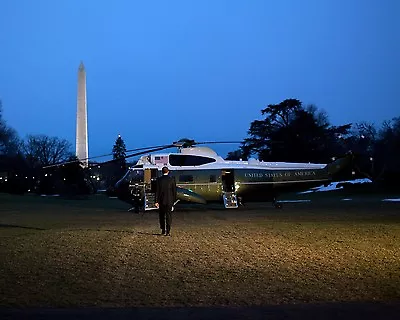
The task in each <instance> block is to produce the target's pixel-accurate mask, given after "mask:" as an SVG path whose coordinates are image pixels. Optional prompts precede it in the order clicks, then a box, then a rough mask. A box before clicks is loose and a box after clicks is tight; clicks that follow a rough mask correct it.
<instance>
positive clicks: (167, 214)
mask: <svg viewBox="0 0 400 320" xmlns="http://www.w3.org/2000/svg"><path fill="white" fill-rule="evenodd" d="M171 210H172V208H170V207H168V208H167V210H166V212H165V218H166V222H167V230H166V231H167V234H168V235H170V234H171V223H172V213H171Z"/></svg>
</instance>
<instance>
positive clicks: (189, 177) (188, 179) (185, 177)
mask: <svg viewBox="0 0 400 320" xmlns="http://www.w3.org/2000/svg"><path fill="white" fill-rule="evenodd" d="M192 181H193V176H192V175H188V174H184V175H181V176H179V182H192Z"/></svg>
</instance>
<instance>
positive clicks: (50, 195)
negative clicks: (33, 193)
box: [40, 194, 60, 197]
mask: <svg viewBox="0 0 400 320" xmlns="http://www.w3.org/2000/svg"><path fill="white" fill-rule="evenodd" d="M40 196H41V197H59V196H60V195H59V194H41V195H40Z"/></svg>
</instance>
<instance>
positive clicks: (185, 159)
mask: <svg viewBox="0 0 400 320" xmlns="http://www.w3.org/2000/svg"><path fill="white" fill-rule="evenodd" d="M211 162H215V159H213V158H208V157H202V156H192V155H186V154H171V155H170V156H169V163H170V165H171V166H182V167H184V166H200V165H202V164H206V163H211Z"/></svg>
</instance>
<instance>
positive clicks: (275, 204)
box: [272, 197, 283, 209]
mask: <svg viewBox="0 0 400 320" xmlns="http://www.w3.org/2000/svg"><path fill="white" fill-rule="evenodd" d="M272 205H273V206H274V207H275V209H282V207H283V206H282V203H280V202H278V201H277V200H276V197H274V199H273V200H272Z"/></svg>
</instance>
